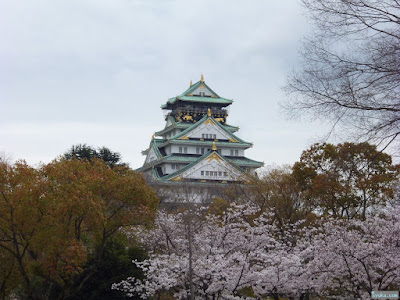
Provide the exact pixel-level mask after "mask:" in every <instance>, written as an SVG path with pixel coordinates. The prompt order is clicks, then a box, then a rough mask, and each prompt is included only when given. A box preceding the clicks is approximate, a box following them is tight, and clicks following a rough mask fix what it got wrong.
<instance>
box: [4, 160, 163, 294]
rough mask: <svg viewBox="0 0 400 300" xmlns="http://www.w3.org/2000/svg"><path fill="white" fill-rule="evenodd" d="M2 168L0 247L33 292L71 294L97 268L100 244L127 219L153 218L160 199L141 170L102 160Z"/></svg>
mask: <svg viewBox="0 0 400 300" xmlns="http://www.w3.org/2000/svg"><path fill="white" fill-rule="evenodd" d="M0 169H1V170H0V254H4V255H7V257H12V258H13V262H14V264H13V272H17V274H18V277H19V278H20V283H21V284H22V285H23V286H24V290H25V293H26V294H27V296H28V298H31V299H43V298H45V297H46V294H49V293H54V290H57V294H58V295H57V297H58V298H60V299H63V298H65V297H67V296H68V297H70V296H73V295H74V293H76V292H78V291H79V289H80V288H82V287H83V286H84V285H85V282H86V281H87V280H88V278H90V277H91V276H93V274H95V272H96V270H97V263H96V262H99V263H100V262H101V260H102V254H103V249H104V248H105V245H106V243H107V242H109V241H110V240H111V239H112V238H114V237H115V236H116V235H118V233H119V230H120V229H121V228H123V227H125V226H132V225H136V224H145V225H146V224H151V222H152V220H153V218H154V214H155V211H156V208H157V204H158V199H157V197H156V195H155V193H154V191H153V190H152V189H151V188H150V187H149V186H148V185H147V184H146V182H145V180H144V178H143V176H142V175H141V174H138V173H136V172H134V171H133V170H131V169H129V168H128V167H126V166H114V168H111V167H110V166H109V165H107V164H106V163H105V162H104V161H102V160H100V159H94V160H92V161H91V162H89V161H86V160H77V159H72V160H65V159H59V160H55V161H53V162H51V163H49V164H47V165H43V166H42V167H40V168H39V169H34V168H31V167H29V166H28V165H26V164H25V163H23V162H19V163H16V164H15V165H9V164H7V163H4V162H0ZM88 256H91V258H92V260H91V261H92V264H91V265H90V266H88V265H86V264H85V262H86V261H87V257H88ZM1 257H2V255H0V258H1ZM85 268H86V269H85ZM83 271H85V276H83V277H82V276H81V277H79V278H80V279H79V280H80V282H79V284H78V285H77V282H76V278H77V275H78V274H81V273H82V272H83ZM5 279H6V278H4V280H5ZM4 280H3V281H4ZM38 282H39V283H38ZM38 285H40V288H38ZM39 290H40V291H39Z"/></svg>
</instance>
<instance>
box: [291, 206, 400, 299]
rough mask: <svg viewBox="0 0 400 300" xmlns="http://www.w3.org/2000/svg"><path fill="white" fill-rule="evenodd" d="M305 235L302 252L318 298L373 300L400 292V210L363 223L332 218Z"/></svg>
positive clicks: (307, 274) (307, 275) (311, 284)
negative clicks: (387, 292) (374, 296)
mask: <svg viewBox="0 0 400 300" xmlns="http://www.w3.org/2000/svg"><path fill="white" fill-rule="evenodd" d="M307 231H308V232H307V234H306V235H305V238H304V239H302V240H301V242H299V244H298V247H299V248H301V247H302V248H303V249H304V251H303V252H302V253H303V255H304V256H303V259H304V260H303V261H308V264H307V268H306V274H305V275H306V277H307V278H309V282H310V286H311V287H312V288H313V289H314V291H315V292H316V293H317V294H318V295H321V296H325V297H327V298H328V299H369V298H370V297H371V292H372V291H374V290H375V291H377V290H398V289H399V287H400V209H397V210H394V211H392V212H390V213H386V214H383V215H378V216H375V217H373V218H370V219H368V220H367V221H365V222H363V221H360V220H350V221H344V220H334V219H330V220H328V221H327V222H324V223H323V224H322V225H321V227H314V228H313V229H307ZM300 244H302V246H300Z"/></svg>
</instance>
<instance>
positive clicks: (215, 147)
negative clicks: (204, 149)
mask: <svg viewBox="0 0 400 300" xmlns="http://www.w3.org/2000/svg"><path fill="white" fill-rule="evenodd" d="M212 150H213V151H217V145H215V142H213V145H212Z"/></svg>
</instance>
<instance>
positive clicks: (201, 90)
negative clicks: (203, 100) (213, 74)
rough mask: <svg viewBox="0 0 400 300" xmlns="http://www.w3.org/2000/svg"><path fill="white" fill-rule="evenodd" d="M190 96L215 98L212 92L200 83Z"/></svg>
mask: <svg viewBox="0 0 400 300" xmlns="http://www.w3.org/2000/svg"><path fill="white" fill-rule="evenodd" d="M188 96H189V95H188ZM190 96H201V97H216V95H215V94H214V92H212V91H211V89H210V88H209V87H207V86H206V85H205V84H204V83H201V84H200V86H199V87H198V88H196V89H195V90H194V91H193V92H191V93H190Z"/></svg>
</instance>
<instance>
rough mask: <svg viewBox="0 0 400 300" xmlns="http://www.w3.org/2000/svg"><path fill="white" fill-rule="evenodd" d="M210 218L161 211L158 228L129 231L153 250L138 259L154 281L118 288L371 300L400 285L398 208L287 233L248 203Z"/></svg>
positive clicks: (291, 227)
mask: <svg viewBox="0 0 400 300" xmlns="http://www.w3.org/2000/svg"><path fill="white" fill-rule="evenodd" d="M203 214H204V211H203V212H201V211H200V212H197V213H196V214H194V213H193V211H191V212H189V213H188V212H183V213H178V214H167V213H165V212H160V213H159V215H158V219H157V222H156V225H155V227H154V229H153V230H150V231H145V230H144V229H135V230H132V231H130V232H129V234H130V235H133V236H135V237H136V238H139V239H140V240H141V242H142V243H143V244H144V245H146V246H147V248H148V249H150V257H149V259H147V260H145V261H143V262H134V263H135V264H136V265H137V266H139V267H140V268H141V269H142V270H143V271H144V272H145V273H146V276H147V279H146V280H145V281H138V280H136V279H134V278H128V279H126V280H124V281H122V282H120V283H117V284H114V285H113V288H115V289H119V290H121V291H124V292H126V293H127V295H128V296H132V295H135V294H137V293H138V294H140V295H141V296H142V297H143V298H147V297H152V296H160V295H163V294H164V293H170V294H173V296H174V297H176V298H178V299H264V298H266V297H272V298H273V299H280V298H282V297H285V298H288V299H305V298H306V296H314V297H324V298H326V299H366V298H369V297H370V295H371V291H373V290H385V289H396V288H398V287H399V286H400V211H399V210H397V211H396V210H394V211H390V212H386V213H382V214H381V215H376V216H375V217H373V218H370V219H368V220H367V221H361V220H356V219H354V220H338V219H333V218H332V217H329V218H328V219H321V220H319V221H317V222H316V223H314V224H313V225H307V226H305V223H302V222H298V223H295V224H286V225H285V227H284V228H282V227H281V225H280V224H279V226H277V225H275V224H274V221H273V220H274V216H273V214H269V213H262V214H260V213H259V209H258V208H256V207H254V206H249V205H231V207H230V208H228V209H227V210H226V211H225V212H224V213H222V214H218V215H214V214H208V215H206V216H205V217H202V215H203Z"/></svg>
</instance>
